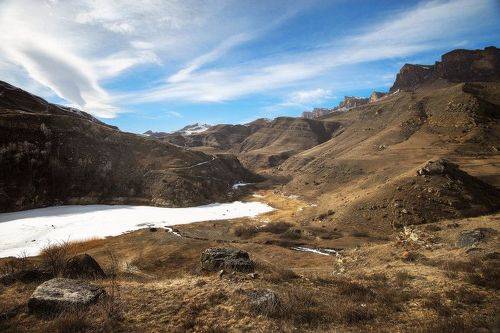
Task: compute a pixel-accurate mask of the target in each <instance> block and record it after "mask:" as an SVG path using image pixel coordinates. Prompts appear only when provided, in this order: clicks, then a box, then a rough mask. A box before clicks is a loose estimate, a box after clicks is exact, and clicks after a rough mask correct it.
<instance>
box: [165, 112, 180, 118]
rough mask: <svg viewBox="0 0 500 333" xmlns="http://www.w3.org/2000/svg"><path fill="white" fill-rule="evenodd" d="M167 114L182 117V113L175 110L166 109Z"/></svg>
mask: <svg viewBox="0 0 500 333" xmlns="http://www.w3.org/2000/svg"><path fill="white" fill-rule="evenodd" d="M167 115H169V116H172V117H175V118H182V114H180V113H179V112H176V111H167Z"/></svg>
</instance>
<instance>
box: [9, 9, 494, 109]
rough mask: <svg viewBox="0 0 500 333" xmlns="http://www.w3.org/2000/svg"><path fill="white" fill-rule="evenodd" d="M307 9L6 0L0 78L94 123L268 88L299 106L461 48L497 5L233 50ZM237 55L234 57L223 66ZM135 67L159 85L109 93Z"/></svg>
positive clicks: (409, 15) (421, 12)
mask: <svg viewBox="0 0 500 333" xmlns="http://www.w3.org/2000/svg"><path fill="white" fill-rule="evenodd" d="M315 3H316V2H315V1H305V0H304V1H300V2H299V1H294V2H293V6H291V5H290V2H289V1H285V0H276V1H272V2H266V3H259V2H252V1H250V2H245V1H239V0H207V1H197V0H184V1H177V0H144V1H136V0H109V1H98V0H66V1H56V0H51V1H49V0H4V1H2V2H1V3H0V31H2V32H8V33H0V65H1V66H2V72H3V74H4V76H5V77H18V78H23V79H26V78H27V77H29V78H30V79H31V80H33V82H37V84H38V87H39V88H40V89H37V91H44V88H43V87H47V88H49V89H50V90H51V91H53V92H54V93H55V94H57V96H59V97H60V98H62V99H64V100H66V101H67V102H68V103H69V104H71V105H75V106H78V107H80V108H82V109H84V110H86V111H89V112H91V113H93V114H95V115H97V116H100V117H113V116H115V115H116V114H117V113H118V112H121V111H120V108H119V106H120V105H127V104H138V103H144V102H163V101H176V102H177V101H184V102H204V103H206V102H210V103H214V102H216V103H219V102H225V101H230V100H235V99H238V98H241V97H244V96H249V95H252V94H274V93H275V92H276V94H277V95H275V96H274V97H276V96H278V98H280V99H282V100H283V102H282V104H284V103H295V104H300V105H302V104H304V105H307V104H308V103H314V99H316V100H321V98H323V99H327V98H328V96H329V95H330V94H331V91H328V89H330V90H331V89H333V88H332V87H334V86H335V85H336V84H340V83H339V82H336V81H335V80H336V77H335V71H336V70H337V69H339V68H342V67H345V66H349V65H353V64H359V63H364V62H370V61H377V60H382V59H388V58H393V57H403V56H408V55H413V54H417V53H419V52H422V51H427V50H431V49H434V48H443V47H452V46H454V45H458V44H459V43H461V42H462V41H463V40H464V39H467V34H469V33H474V32H477V31H479V29H480V28H481V27H483V26H484V25H485V24H489V23H490V21H491V20H493V19H492V17H493V16H494V11H495V5H496V4H495V0H436V1H422V2H421V3H420V4H418V5H416V6H414V7H412V8H409V9H407V10H404V11H400V12H397V13H390V15H388V16H387V17H386V19H385V20H381V21H378V22H372V23H371V24H367V25H365V26H363V27H361V28H360V29H357V30H356V32H354V31H351V33H350V34H349V36H345V38H336V39H335V40H332V41H326V42H325V41H324V40H322V41H321V44H319V41H314V40H312V41H311V44H310V45H308V46H307V47H306V48H304V49H307V50H312V51H297V49H290V48H286V47H284V48H283V49H279V48H277V49H275V50H274V51H273V52H270V53H266V52H262V53H259V52H257V53H252V52H249V51H248V50H245V51H241V50H242V49H244V46H245V45H246V44H250V43H252V42H255V41H256V40H258V39H259V38H265V37H266V36H267V35H269V34H271V33H272V31H273V29H275V28H276V27H279V26H280V25H281V24H283V23H286V22H288V20H290V19H292V18H294V17H295V16H296V15H300V14H301V13H303V12H304V11H305V10H303V9H304V8H307V7H308V6H314V5H315ZM33 13H36V15H33ZM304 49H302V50H304ZM276 50H278V51H276ZM238 51H240V52H238ZM233 56H235V58H237V57H241V58H242V59H241V61H225V60H227V59H232V58H233ZM141 66H155V67H154V68H155V69H157V71H158V72H159V73H161V76H162V79H161V80H158V81H154V82H150V84H149V85H148V87H149V88H147V89H139V88H137V87H135V86H133V85H131V86H127V87H126V91H127V93H120V91H117V90H115V91H112V90H108V89H106V88H105V87H106V86H107V84H108V83H109V82H115V83H116V82H117V81H119V80H120V78H121V77H123V76H126V75H124V74H126V73H127V72H129V71H130V72H132V71H134V70H137V69H140V68H141ZM325 77H328V79H329V81H330V82H331V83H332V84H331V85H330V86H328V87H322V88H317V87H318V85H317V84H316V85H315V84H314V83H311V82H312V81H314V80H316V79H318V78H325ZM156 78H157V77H156ZM342 84H347V83H346V82H343V83H342ZM113 86H119V87H123V85H120V84H117V85H113ZM115 89H118V88H115ZM285 90H286V91H285ZM290 91H292V92H290ZM294 91H295V92H294ZM308 100H310V102H308ZM171 116H174V115H171Z"/></svg>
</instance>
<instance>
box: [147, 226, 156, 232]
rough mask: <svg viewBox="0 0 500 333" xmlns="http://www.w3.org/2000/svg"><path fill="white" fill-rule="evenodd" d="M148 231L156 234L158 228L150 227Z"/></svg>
mask: <svg viewBox="0 0 500 333" xmlns="http://www.w3.org/2000/svg"><path fill="white" fill-rule="evenodd" d="M149 231H151V232H157V231H158V228H154V227H151V228H149Z"/></svg>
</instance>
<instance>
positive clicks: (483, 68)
mask: <svg viewBox="0 0 500 333" xmlns="http://www.w3.org/2000/svg"><path fill="white" fill-rule="evenodd" d="M434 67H435V71H436V73H437V76H438V77H441V78H444V79H446V80H448V81H450V82H494V81H499V80H500V49H498V48H496V47H493V46H490V47H487V48H485V49H484V50H453V51H451V52H448V53H446V54H444V55H443V56H442V57H441V61H440V62H436V64H435V66H434Z"/></svg>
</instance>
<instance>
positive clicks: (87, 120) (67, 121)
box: [0, 82, 255, 212]
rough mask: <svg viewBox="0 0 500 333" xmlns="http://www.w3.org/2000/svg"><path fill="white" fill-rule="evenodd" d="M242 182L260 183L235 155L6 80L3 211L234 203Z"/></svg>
mask: <svg viewBox="0 0 500 333" xmlns="http://www.w3.org/2000/svg"><path fill="white" fill-rule="evenodd" d="M252 179H253V180H252ZM241 180H246V181H249V182H252V181H255V178H253V177H252V175H251V173H250V172H249V171H248V170H246V169H245V168H243V167H242V166H241V164H240V163H239V162H238V160H237V159H236V158H234V157H232V156H230V155H224V156H214V155H207V154H204V153H202V152H196V151H188V150H186V149H184V148H181V147H176V146H174V145H172V144H169V143H167V142H162V141H159V140H156V139H153V138H148V137H145V136H141V135H135V134H132V133H124V132H121V131H119V130H118V129H116V128H115V127H112V126H108V125H105V124H103V123H102V122H100V121H98V120H97V119H95V118H93V117H92V116H90V115H88V114H86V113H84V112H81V111H78V110H75V109H69V108H64V107H59V106H57V105H54V104H50V103H48V102H46V101H44V100H43V99H41V98H39V97H36V96H33V95H31V94H29V93H27V92H24V91H22V90H20V89H18V88H15V87H12V86H11V85H8V84H7V83H4V82H0V212H5V211H15V210H23V209H30V208H36V207H44V206H48V205H54V204H90V203H93V204H95V203H107V204H153V205H159V206H189V205H198V204H206V203H210V202H214V201H225V200H227V199H228V198H229V195H228V189H230V187H231V185H232V184H234V183H235V182H236V181H241Z"/></svg>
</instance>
